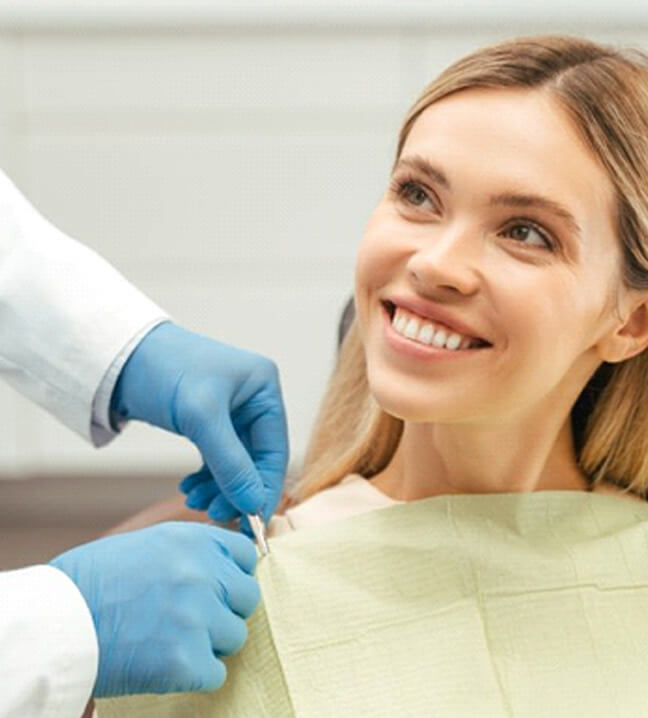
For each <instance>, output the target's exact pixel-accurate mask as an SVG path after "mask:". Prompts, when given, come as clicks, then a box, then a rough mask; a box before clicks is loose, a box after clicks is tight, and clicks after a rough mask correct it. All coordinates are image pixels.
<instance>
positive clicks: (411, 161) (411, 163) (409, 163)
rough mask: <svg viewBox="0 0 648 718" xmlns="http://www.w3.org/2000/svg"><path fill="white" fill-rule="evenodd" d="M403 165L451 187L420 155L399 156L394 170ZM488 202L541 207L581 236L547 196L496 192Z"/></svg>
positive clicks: (573, 221) (565, 212) (573, 222)
mask: <svg viewBox="0 0 648 718" xmlns="http://www.w3.org/2000/svg"><path fill="white" fill-rule="evenodd" d="M403 166H404V167H410V168H412V169H414V170H417V171H418V172H421V173H422V174H424V175H425V176H426V177H428V178H429V179H430V180H431V181H433V182H435V183H436V184H438V185H440V186H441V187H443V188H444V189H447V190H450V189H451V186H450V180H448V178H447V177H446V175H445V174H444V172H443V171H442V170H440V169H439V168H438V167H435V166H434V165H433V164H431V163H430V162H429V161H428V160H426V159H425V158H424V157H421V156H420V155H410V156H407V157H401V158H400V159H399V160H398V163H397V164H396V166H395V167H394V172H396V170H398V169H399V168H401V167H403ZM489 204H490V205H491V206H498V205H499V206H505V207H535V208H536V209H543V210H545V211H547V212H550V213H551V214H553V215H555V216H556V217H558V218H559V219H561V220H562V221H563V222H565V223H566V224H567V225H568V227H569V229H570V230H571V231H572V232H573V233H574V234H575V235H576V236H577V237H578V238H579V239H580V238H581V235H582V230H581V228H580V225H579V224H578V222H577V221H576V219H575V218H574V215H573V214H572V213H571V212H570V211H569V210H568V209H567V208H566V207H564V206H563V205H562V204H560V203H559V202H556V201H555V200H553V199H549V198H548V197H543V196H542V195H538V194H529V193H526V192H521V193H517V192H502V193H501V194H496V195H493V196H492V197H490V199H489Z"/></svg>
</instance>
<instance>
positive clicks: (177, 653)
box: [51, 522, 260, 696]
mask: <svg viewBox="0 0 648 718" xmlns="http://www.w3.org/2000/svg"><path fill="white" fill-rule="evenodd" d="M256 562H257V552H256V549H255V547H254V544H253V543H252V542H251V541H250V540H249V539H248V538H247V537H246V536H243V535H242V534H240V533H238V532H234V531H227V530H225V529H221V528H218V527H213V526H206V525H204V524H194V523H191V522H189V523H182V522H171V523H165V524H158V525H157V526H153V527H149V528H147V529H142V530H140V531H134V532H131V533H127V534H120V535H117V536H111V537H108V538H104V539H99V540H98V541H93V542H91V543H89V544H86V545H83V546H79V547H77V548H74V549H72V550H70V551H67V552H66V553H64V554H62V555H61V556H58V557H57V558H55V559H54V560H53V561H52V562H51V563H52V565H53V566H54V567H56V568H58V569H60V570H61V571H63V572H64V573H66V574H67V575H68V576H69V577H70V578H71V579H72V581H74V583H75V584H76V585H77V587H78V588H79V591H80V592H81V594H82V595H83V597H84V599H85V600H86V603H87V604H88V607H89V609H90V612H91V614H92V617H93V620H94V623H95V628H96V631H97V637H98V641H99V673H98V678H97V683H96V686H95V695H97V696H110V695H126V694H136V693H167V692H184V691H201V690H216V689H218V688H219V687H220V686H221V685H222V684H223V682H224V680H225V676H226V670H225V666H224V665H223V663H222V662H221V661H219V659H218V656H225V655H231V654H232V653H235V652H236V651H238V650H240V648H241V647H242V645H243V644H244V642H245V640H246V637H247V628H246V626H245V622H244V621H245V619H246V618H248V617H249V616H250V615H251V614H252V613H253V612H254V610H255V608H256V606H257V605H258V602H259V600H260V591H259V587H258V584H257V582H256V580H255V579H254V577H253V572H254V569H255V567H256Z"/></svg>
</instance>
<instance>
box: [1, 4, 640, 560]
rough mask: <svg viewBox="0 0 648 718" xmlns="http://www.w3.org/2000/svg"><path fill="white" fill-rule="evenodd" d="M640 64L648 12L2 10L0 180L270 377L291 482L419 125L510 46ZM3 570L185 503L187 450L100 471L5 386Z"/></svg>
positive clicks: (167, 443) (354, 7)
mask: <svg viewBox="0 0 648 718" xmlns="http://www.w3.org/2000/svg"><path fill="white" fill-rule="evenodd" d="M541 32H561V33H569V34H576V35H581V36H585V37H590V38H592V39H596V40H600V41H605V42H610V43H614V44H623V45H628V44H629V45H634V46H639V47H642V48H644V49H648V5H646V3H645V0H640V1H638V2H629V1H628V0H625V2H623V1H622V2H611V1H606V2H602V1H596V0H590V1H589V2H585V1H584V0H573V1H572V2H571V3H565V2H564V0H545V2H543V3H535V4H528V3H517V2H514V0H506V1H502V0H501V1H500V2H495V1H493V0H491V1H489V2H487V1H477V0H464V2H456V0H454V1H453V2H450V1H447V2H446V1H445V0H444V1H439V0H438V1H436V2H430V1H426V2H418V3H416V2H402V1H397V0H393V1H392V2H386V1H384V0H383V1H382V2H381V1H375V0H374V1H373V2H370V3H369V2H367V3H350V2H345V3H340V2H326V1H325V0H300V2H299V3H297V2H292V3H290V2H282V1H281V0H273V1H272V2H270V1H266V2H247V1H246V0H239V1H238V2H236V3H232V2H218V0H212V1H211V2H195V1H192V0H177V1H175V2H171V1H169V0H167V1H166V2H162V1H161V0H138V2H136V3H133V2H118V1H117V0H94V1H88V2H57V0H40V1H38V2H35V1H29V0H21V2H20V3H17V2H7V1H6V0H0V68H2V70H1V72H0V167H1V168H2V169H3V170H4V171H5V172H6V173H7V174H8V175H9V176H10V177H11V178H12V179H13V180H14V182H15V183H16V184H17V185H18V186H19V187H20V188H21V189H22V191H23V192H24V193H25V194H26V195H27V197H28V198H29V199H30V200H31V201H32V203H33V204H34V205H35V206H36V207H37V208H38V210H39V211H40V212H41V213H42V214H44V215H45V216H46V217H47V218H48V219H49V220H51V221H52V222H53V223H54V224H55V225H56V226H58V227H59V228H60V229H62V230H63V231H64V232H66V233H67V234H69V235H70V236H72V237H74V238H76V239H78V240H80V241H82V242H84V243H85V244H87V245H89V246H90V247H92V248H94V249H96V250H97V251H98V252H100V253H101V254H102V255H103V256H104V257H106V258H107V259H108V260H109V261H110V262H111V263H112V264H113V265H114V266H115V267H117V268H118V269H119V270H120V271H121V272H122V273H123V274H124V275H125V276H126V277H127V278H128V279H130V280H131V281H132V282H133V283H135V284H136V285H137V286H138V287H139V288H140V289H141V290H143V291H144V292H145V293H147V294H148V295H149V296H150V297H151V298H153V299H154V300H155V301H156V302H157V303H158V304H160V305H161V306H162V307H164V308H165V309H166V310H167V311H168V312H169V313H170V314H171V316H172V318H173V319H174V320H175V321H176V322H177V323H179V324H181V325H183V326H185V327H187V328H189V329H192V330H194V331H198V332H202V333H205V334H209V335H211V336H213V337H217V338H219V339H220V340H222V341H225V342H228V343H231V344H235V345H237V346H240V347H245V348H248V349H251V350H253V351H255V352H259V353H262V354H265V355H267V356H269V357H271V358H272V359H274V360H275V362H277V364H278V365H279V368H280V371H281V375H282V383H283V388H284V396H285V400H286V405H287V410H288V417H289V422H290V436H291V445H292V463H291V472H293V473H294V471H295V469H296V467H297V466H298V465H299V463H300V460H301V457H302V455H303V451H304V448H305V444H306V440H307V437H308V432H309V430H310V426H311V424H312V421H313V418H314V416H315V412H316V410H317V404H318V401H319V398H320V396H321V394H322V391H323V389H324V386H325V384H326V381H327V378H328V376H329V373H330V371H331V369H332V367H333V360H334V355H335V341H336V339H335V337H336V326H337V321H338V317H339V315H340V312H341V310H342V308H343V306H344V304H345V302H346V299H347V297H348V296H349V294H350V292H351V290H352V284H353V261H354V254H355V250H356V246H357V243H358V241H359V239H360V238H361V236H362V231H363V226H364V224H365V222H366V220H367V218H368V216H369V214H370V213H371V211H372V209H373V207H374V206H375V204H376V203H377V201H378V199H379V197H380V195H381V194H382V192H383V191H384V190H385V188H386V186H387V183H388V173H389V168H390V164H391V161H392V156H393V152H394V148H395V142H396V134H397V132H398V129H399V125H400V122H401V119H402V117H403V116H404V114H405V112H406V110H407V108H408V106H409V105H410V104H411V103H412V102H413V101H414V99H415V98H416V96H417V95H418V93H419V92H420V91H421V89H422V88H423V86H424V85H425V84H426V83H427V82H429V81H430V80H431V79H432V78H433V77H434V76H435V75H436V74H437V73H438V72H439V71H440V70H442V69H443V68H444V67H445V66H446V65H447V64H448V63H450V62H451V61H453V60H454V59H457V58H458V57H460V56H462V55H464V54H466V53H467V52H469V51H471V50H473V49H476V48H477V47H479V46H482V45H486V44H489V43H492V42H495V41H497V40H500V39H504V38H507V37H512V36H515V35H526V34H533V33H541ZM0 406H2V419H1V426H2V431H0V478H2V479H6V481H0V568H10V567H14V566H19V565H24V564H26V563H32V562H37V561H42V560H45V559H47V558H49V557H50V556H52V555H54V554H55V553H57V552H58V551H60V550H62V549H63V548H65V547H66V546H69V545H72V544H73V543H76V542H78V541H81V540H86V539H88V538H93V537H95V536H96V535H97V534H98V533H100V532H101V531H102V530H103V529H105V528H107V527H108V526H110V525H112V524H114V523H116V522H117V521H118V520H120V519H121V518H123V517H124V516H126V515H128V514H130V513H133V512H134V511H136V510H137V509H138V508H141V507H142V506H144V505H147V504H149V503H151V502H153V501H155V500H156V499H158V498H165V497H168V496H170V495H172V494H173V493H174V491H175V486H176V483H177V481H178V480H179V479H180V478H181V477H182V476H184V475H185V474H186V473H188V472H190V471H193V470H195V469H196V468H197V467H198V466H199V459H198V455H197V453H196V452H195V450H194V449H193V448H192V447H191V446H190V445H189V444H188V442H186V441H184V440H183V439H180V438H178V437H176V436H173V435H170V434H165V433H163V432H161V431H160V430H156V429H153V428H151V427H148V426H145V425H135V424H132V425H130V426H128V427H127V429H126V430H125V432H124V433H123V435H122V436H121V437H119V438H118V439H117V440H116V441H114V442H113V443H111V444H110V445H108V446H107V447H105V448H103V449H101V450H94V449H92V448H91V447H90V446H89V445H87V444H86V443H84V442H83V441H82V440H81V439H80V438H79V437H77V436H76V435H74V434H73V433H72V432H70V431H69V430H67V429H65V428H64V427H63V426H61V425H59V424H57V422H56V421H55V420H54V419H53V418H52V417H51V416H49V415H48V414H46V413H45V412H44V411H43V410H41V409H39V408H36V407H34V406H32V405H31V404H29V403H28V402H27V401H26V400H25V399H23V398H22V397H21V396H19V395H18V394H16V393H14V392H13V391H12V390H11V389H9V388H8V387H6V386H4V385H0Z"/></svg>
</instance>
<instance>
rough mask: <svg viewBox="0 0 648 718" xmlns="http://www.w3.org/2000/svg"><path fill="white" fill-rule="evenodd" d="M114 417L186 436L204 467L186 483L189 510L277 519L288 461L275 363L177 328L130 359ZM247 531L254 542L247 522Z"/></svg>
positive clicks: (226, 517)
mask: <svg viewBox="0 0 648 718" xmlns="http://www.w3.org/2000/svg"><path fill="white" fill-rule="evenodd" d="M111 411H112V412H114V414H116V415H117V416H118V417H122V418H124V419H140V420H142V421H146V422H148V423H150V424H154V425H155V426H159V427H161V428H163V429H167V430H168V431H173V432H175V433H177V434H182V435H183V436H186V437H187V438H188V439H189V440H190V441H192V442H193V443H194V444H195V445H196V447H197V448H198V450H199V451H200V453H201V455H202V458H203V462H204V464H203V467H202V468H201V469H200V470H199V471H198V472H196V473H195V474H190V475H189V476H188V477H186V478H185V480H184V481H183V482H182V483H181V484H180V488H181V489H182V490H183V491H184V492H185V493H187V494H188V498H187V506H190V507H191V508H196V509H208V514H209V516H210V517H211V518H212V519H214V520H215V521H220V522H227V521H231V520H232V519H235V518H236V517H237V516H239V515H240V514H241V513H251V514H254V513H258V512H261V511H262V513H263V518H264V520H265V522H266V523H267V522H268V521H269V520H270V517H271V516H272V514H273V513H274V510H275V508H276V507H277V504H278V503H279V499H280V497H281V490H282V486H283V479H284V474H285V471H286V466H287V463H288V435H287V428H286V416H285V410H284V405H283V400H282V397H281V388H280V385H279V376H278V372H277V369H276V367H275V365H274V364H273V363H272V362H271V361H270V360H269V359H266V358H264V357H262V356H259V355H257V354H253V353H251V352H248V351H244V350H242V349H236V348H234V347H231V346H228V345H227V344H221V343H220V342H217V341H215V340H213V339H209V338H208V337H205V336H201V335H199V334H194V333H193V332H190V331H187V330H185V329H182V328H180V327H178V326H176V325H174V324H172V323H171V322H165V323H163V324H160V325H158V326H157V327H155V328H154V329H153V330H152V331H151V332H149V333H148V334H147V335H146V336H145V337H144V339H143V340H142V341H141V342H140V344H139V345H138V346H137V347H136V348H135V351H134V352H133V354H132V355H131V356H130V357H129V359H128V361H127V362H126V364H125V366H124V368H123V369H122V372H121V374H120V377H119V380H118V382H117V385H116V387H115V391H114V392H113V396H112V401H111ZM241 526H242V528H243V530H244V531H245V533H246V534H247V535H248V536H252V532H251V529H250V527H249V524H248V522H247V519H245V517H244V519H243V521H242V523H241Z"/></svg>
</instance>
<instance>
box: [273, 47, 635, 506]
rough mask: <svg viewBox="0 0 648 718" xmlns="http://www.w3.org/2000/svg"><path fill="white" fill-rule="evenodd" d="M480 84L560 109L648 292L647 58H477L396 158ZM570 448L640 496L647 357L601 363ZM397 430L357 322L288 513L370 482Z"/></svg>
mask: <svg viewBox="0 0 648 718" xmlns="http://www.w3.org/2000/svg"><path fill="white" fill-rule="evenodd" d="M477 87H490V88H506V87H508V88H510V87H519V88H540V87H542V88H543V89H544V90H548V91H549V92H550V93H551V94H552V96H553V97H554V98H555V99H557V100H558V101H559V102H560V103H561V105H562V107H563V108H564V109H565V110H566V111H567V113H568V114H569V116H570V117H571V118H572V120H573V121H574V123H575V125H576V127H577V128H578V129H579V130H580V132H581V134H582V136H583V138H584V140H585V141H586V143H587V145H588V146H589V148H590V149H591V151H592V152H593V154H594V155H595V156H596V157H598V158H599V160H600V161H601V162H602V164H603V165H604V167H605V168H606V169H607V171H608V174H609V176H610V179H611V181H612V182H613V184H614V186H615V188H616V193H617V212H618V215H617V233H618V238H619V241H620V242H621V247H622V268H621V269H622V271H621V281H622V282H623V284H624V285H625V286H626V287H628V288H629V289H636V290H647V289H648V55H646V54H645V53H642V52H641V51H639V50H636V49H624V50H619V49H616V48H612V47H609V46H604V45H600V44H597V43H593V42H590V41H588V40H584V39H581V38H574V37H565V36H538V37H528V38H519V39H515V40H511V41H507V42H503V43H498V44H496V45H493V46H490V47H486V48H484V49H481V50H478V51H476V52H474V53H471V54H470V55H468V56H466V57H464V58H462V59H461V60H459V61H457V62H455V63H454V64H452V65H451V66H450V67H449V68H447V69H446V70H445V71H444V72H443V73H441V75H439V77H438V78H437V79H436V80H434V81H433V82H432V83H431V84H430V85H429V86H428V87H427V88H426V89H425V90H424V91H423V93H422V95H421V96H420V98H419V99H418V100H417V101H416V102H415V103H414V105H413V106H412V107H411V109H410V110H409V112H408V113H407V116H406V117H405V120H404V122H403V125H402V128H401V130H400V133H399V140H398V145H397V150H396V160H395V161H397V160H398V157H399V156H400V153H401V150H402V148H403V145H404V143H405V140H406V139H407V136H408V134H409V132H410V130H411V128H412V125H413V124H414V122H415V121H416V119H417V117H418V116H419V115H420V114H421V112H423V111H424V110H425V109H426V108H427V107H429V106H430V105H431V104H433V103H434V102H437V101H438V100H440V99H442V98H443V97H446V96H448V95H450V94H451V93H454V92H457V91H459V90H463V89H468V88H477ZM571 420H572V430H573V437H574V449H575V453H576V457H577V461H578V464H579V466H580V468H581V470H582V471H583V472H584V473H585V475H586V476H588V477H589V479H590V481H591V482H592V484H596V483H598V482H600V481H603V480H608V481H612V482H614V483H616V484H618V485H620V486H624V487H627V488H628V490H631V491H635V492H636V493H639V494H641V495H644V496H645V495H646V492H647V490H648V352H642V353H640V354H638V355H637V356H634V357H632V358H630V359H627V360H626V361H623V362H620V363H617V364H609V363H607V362H604V363H602V364H601V365H600V366H599V368H598V369H597V370H596V371H595V372H594V374H593V375H592V376H591V377H590V380H589V381H588V383H587V384H586V386H585V387H584V389H583V391H582V393H581V395H580V396H579V398H578V400H577V401H576V403H575V404H574V407H573V408H572V411H571ZM402 430H403V422H402V421H401V420H400V419H396V418H394V417H393V416H391V415H389V414H387V413H386V412H384V411H383V410H382V409H381V408H380V407H379V406H378V405H377V403H376V402H375V400H374V399H373V397H372V396H371V393H370V391H369V386H368V383H367V374H366V367H365V356H364V350H363V346H362V344H361V340H360V337H359V333H358V328H357V324H356V322H355V320H354V321H353V322H352V323H351V326H350V328H349V330H348V332H347V334H346V336H345V339H344V341H343V343H342V346H341V350H340V353H339V357H338V362H337V365H336V367H335V370H334V372H333V375H332V377H331V379H330V382H329V385H328V387H327V390H326V393H325V395H324V398H323V401H322V404H321V406H320V410H319V413H318V416H317V419H316V422H315V426H314V429H313V432H312V435H311V440H310V443H309V445H308V448H307V452H306V456H305V461H304V465H303V468H302V470H301V472H300V474H299V476H298V479H297V482H296V484H295V486H294V487H293V489H292V490H291V492H290V495H287V496H286V497H285V498H284V507H285V506H287V505H290V504H293V503H298V502H299V501H303V500H304V499H306V498H308V497H309V496H311V495H313V494H314V493H317V492H318V491H321V490H322V489H324V488H326V487H328V486H332V485H334V484H336V483H338V482H339V481H340V480H341V479H342V478H343V477H344V476H346V475H347V474H349V473H359V474H362V475H363V476H365V477H367V478H369V477H371V476H373V475H374V474H376V473H378V472H379V471H381V470H382V469H383V468H384V467H385V466H387V464H388V463H389V461H390V460H391V458H392V456H393V454H394V452H395V450H396V447H397V446H398V442H399V440H400V436H401V433H402Z"/></svg>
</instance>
